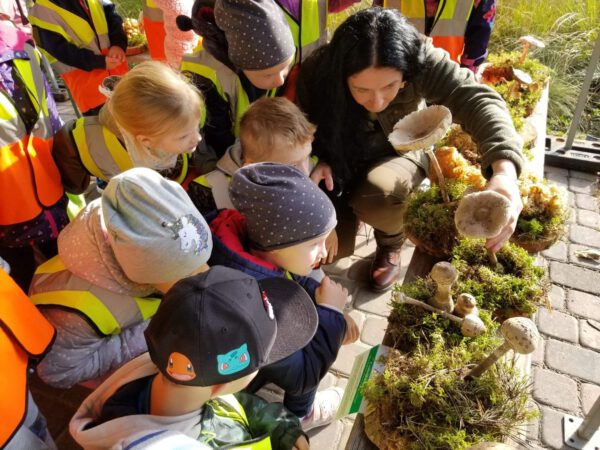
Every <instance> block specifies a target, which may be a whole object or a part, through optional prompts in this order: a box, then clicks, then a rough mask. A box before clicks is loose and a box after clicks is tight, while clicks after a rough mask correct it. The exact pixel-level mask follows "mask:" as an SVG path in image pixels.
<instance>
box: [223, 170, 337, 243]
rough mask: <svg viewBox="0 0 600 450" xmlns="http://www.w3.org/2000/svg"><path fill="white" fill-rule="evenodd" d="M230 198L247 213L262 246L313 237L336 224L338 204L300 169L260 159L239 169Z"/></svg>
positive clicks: (254, 237)
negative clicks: (332, 201) (259, 161)
mask: <svg viewBox="0 0 600 450" xmlns="http://www.w3.org/2000/svg"><path fill="white" fill-rule="evenodd" d="M229 193H230V196H231V201H232V202H233V205H234V206H235V208H236V209H237V210H238V211H240V212H241V213H242V214H244V216H246V224H247V227H248V237H249V239H250V242H251V243H252V246H253V247H254V248H257V249H259V250H275V249H278V248H285V247H291V246H292V245H296V244H300V243H302V242H306V241H310V240H311V239H314V238H316V237H319V236H323V235H325V234H327V233H329V232H330V231H331V230H332V229H333V228H334V227H335V225H336V223H337V221H336V215H335V208H334V207H333V204H332V203H331V200H329V198H328V197H327V196H326V195H325V193H324V192H323V191H322V190H321V189H319V187H318V186H317V185H316V184H314V183H313V182H312V181H311V180H310V178H308V177H307V176H306V175H305V174H304V173H302V172H301V171H300V170H299V169H297V168H295V167H292V166H288V165H285V164H274V163H258V164H250V165H248V166H245V167H242V168H241V169H239V170H238V171H237V172H236V173H235V174H234V175H233V178H232V180H231V184H230V185H229Z"/></svg>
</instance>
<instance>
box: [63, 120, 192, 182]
mask: <svg viewBox="0 0 600 450" xmlns="http://www.w3.org/2000/svg"><path fill="white" fill-rule="evenodd" d="M71 133H72V135H73V140H74V141H75V145H76V146H77V151H78V152H79V157H80V158H81V162H82V163H83V165H84V166H85V168H86V170H87V171H88V172H89V173H91V174H92V175H94V176H95V177H96V178H100V179H101V180H104V181H108V180H110V179H111V178H112V177H114V176H115V175H118V174H120V173H122V172H125V171H126V170H129V169H131V168H132V167H133V161H132V160H131V157H130V156H129V153H128V152H127V149H126V148H125V147H124V146H123V144H122V143H121V141H119V138H117V136H116V135H115V134H114V133H113V132H112V131H110V130H109V129H108V128H106V127H105V126H103V125H101V124H100V122H99V118H98V116H91V117H80V118H79V119H77V121H76V122H75V126H74V127H73V130H72V131H71ZM181 158H182V167H181V172H179V174H178V176H177V178H176V179H174V181H176V182H177V183H179V184H181V183H183V181H184V180H185V177H186V176H187V173H188V168H189V161H188V160H189V156H188V155H187V154H186V153H183V154H182V155H181Z"/></svg>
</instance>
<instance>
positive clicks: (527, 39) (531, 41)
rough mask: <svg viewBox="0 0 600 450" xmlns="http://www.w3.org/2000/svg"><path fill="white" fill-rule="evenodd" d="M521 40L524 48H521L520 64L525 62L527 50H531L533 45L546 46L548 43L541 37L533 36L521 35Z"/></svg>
mask: <svg viewBox="0 0 600 450" xmlns="http://www.w3.org/2000/svg"><path fill="white" fill-rule="evenodd" d="M519 42H520V43H521V44H522V45H523V48H522V49H521V56H519V62H518V65H519V66H520V65H521V64H523V61H525V58H526V57H527V52H529V49H530V48H531V47H537V48H544V47H545V46H546V44H544V43H543V42H542V41H540V40H539V39H536V38H534V37H533V36H521V37H520V38H519Z"/></svg>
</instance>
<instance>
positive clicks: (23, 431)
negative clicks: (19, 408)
mask: <svg viewBox="0 0 600 450" xmlns="http://www.w3.org/2000/svg"><path fill="white" fill-rule="evenodd" d="M3 449H4V450H56V445H55V444H54V441H53V440H52V436H50V433H49V432H48V427H47V426H46V419H44V416H42V414H41V413H40V411H39V409H38V407H37V405H36V404H35V402H34V401H33V397H32V396H31V393H27V415H26V416H25V420H24V421H23V423H22V424H21V427H20V428H19V429H18V430H17V432H16V434H15V435H14V436H13V438H12V439H11V440H10V441H9V442H8V444H6V446H5V447H3Z"/></svg>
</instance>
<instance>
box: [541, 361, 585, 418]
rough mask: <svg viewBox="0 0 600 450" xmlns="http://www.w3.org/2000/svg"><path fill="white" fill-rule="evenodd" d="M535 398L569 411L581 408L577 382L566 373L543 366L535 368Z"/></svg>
mask: <svg viewBox="0 0 600 450" xmlns="http://www.w3.org/2000/svg"><path fill="white" fill-rule="evenodd" d="M533 398H535V399H536V400H537V401H539V402H541V403H544V404H546V405H550V406H554V407H556V408H560V409H565V410H567V411H576V410H577V408H579V395H578V392H577V383H576V382H575V381H573V380H571V379H570V378H569V377H567V376H565V375H561V374H558V373H556V372H552V371H550V370H546V369H542V368H541V367H536V368H534V370H533Z"/></svg>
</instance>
